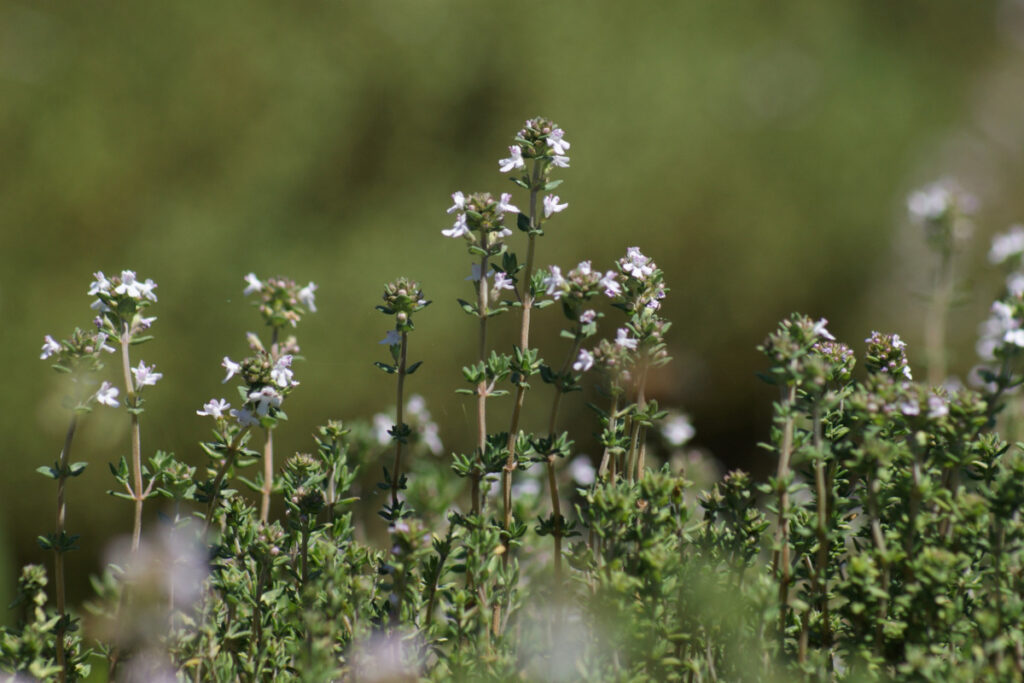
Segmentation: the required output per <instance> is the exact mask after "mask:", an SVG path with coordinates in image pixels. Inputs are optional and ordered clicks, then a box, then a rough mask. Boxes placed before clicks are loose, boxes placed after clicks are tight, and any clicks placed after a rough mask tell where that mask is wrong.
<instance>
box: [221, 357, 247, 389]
mask: <svg viewBox="0 0 1024 683" xmlns="http://www.w3.org/2000/svg"><path fill="white" fill-rule="evenodd" d="M220 366H221V367H222V368H224V369H225V370H227V371H228V376H227V377H225V378H224V381H223V382H221V384H225V383H227V381H228V380H229V379H231V378H232V377H234V376H235V375H236V374H238V373H239V372H241V371H242V366H241V365H240V364H239V363H236V362H235V361H233V360H231V359H230V358H228V357H227V356H224V360H222V361H221V362H220Z"/></svg>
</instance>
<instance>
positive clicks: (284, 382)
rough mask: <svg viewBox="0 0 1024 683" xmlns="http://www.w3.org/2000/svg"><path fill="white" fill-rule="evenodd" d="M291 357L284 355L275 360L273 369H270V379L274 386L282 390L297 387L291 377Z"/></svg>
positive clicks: (292, 374) (292, 375)
mask: <svg viewBox="0 0 1024 683" xmlns="http://www.w3.org/2000/svg"><path fill="white" fill-rule="evenodd" d="M291 367H292V355H291V354H290V353H289V354H285V355H283V356H281V357H280V358H278V359H277V362H276V363H274V367H273V368H271V369H270V379H271V380H273V382H274V384H276V385H277V386H279V387H281V388H282V389H283V388H286V387H294V386H298V384H299V383H298V382H296V381H295V380H294V379H293V377H294V373H293V372H292V369H291Z"/></svg>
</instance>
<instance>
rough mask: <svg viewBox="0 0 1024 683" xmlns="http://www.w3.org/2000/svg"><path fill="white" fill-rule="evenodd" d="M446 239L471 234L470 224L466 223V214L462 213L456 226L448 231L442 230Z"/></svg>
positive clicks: (456, 221)
mask: <svg viewBox="0 0 1024 683" xmlns="http://www.w3.org/2000/svg"><path fill="white" fill-rule="evenodd" d="M441 234H442V235H444V236H445V237H462V236H464V235H468V234H469V224H468V223H466V214H464V213H460V214H459V215H458V217H457V218H456V219H455V224H454V225H452V227H450V228H448V229H447V230H442V231H441Z"/></svg>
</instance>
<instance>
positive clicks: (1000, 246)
mask: <svg viewBox="0 0 1024 683" xmlns="http://www.w3.org/2000/svg"><path fill="white" fill-rule="evenodd" d="M1022 253H1024V225H1014V226H1011V227H1010V229H1009V230H1008V231H1007V232H1006V233H1005V234H1003V235H996V236H995V237H993V238H992V248H991V249H989V252H988V260H989V263H1003V262H1004V261H1006V260H1007V259H1009V258H1012V257H1014V256H1019V255H1020V254H1022Z"/></svg>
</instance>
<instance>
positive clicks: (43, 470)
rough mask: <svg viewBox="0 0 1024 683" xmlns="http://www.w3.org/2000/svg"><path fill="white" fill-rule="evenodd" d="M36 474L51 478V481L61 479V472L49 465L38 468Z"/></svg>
mask: <svg viewBox="0 0 1024 683" xmlns="http://www.w3.org/2000/svg"><path fill="white" fill-rule="evenodd" d="M36 472H38V473H39V474H41V475H43V476H44V477H49V478H50V479H57V478H59V477H60V472H59V471H58V470H57V469H56V468H55V467H50V466H48V465H43V466H41V467H37V468H36Z"/></svg>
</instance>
